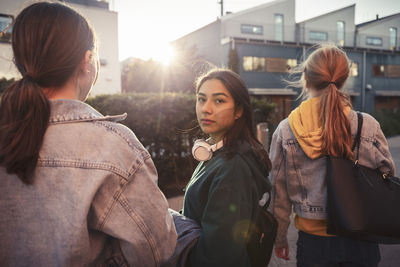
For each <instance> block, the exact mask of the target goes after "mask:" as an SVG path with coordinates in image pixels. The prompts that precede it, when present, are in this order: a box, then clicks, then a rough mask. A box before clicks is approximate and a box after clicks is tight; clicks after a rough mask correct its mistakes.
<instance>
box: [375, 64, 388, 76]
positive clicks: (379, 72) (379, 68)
mask: <svg viewBox="0 0 400 267" xmlns="http://www.w3.org/2000/svg"><path fill="white" fill-rule="evenodd" d="M372 74H373V75H374V76H385V66H384V65H380V64H374V65H372Z"/></svg>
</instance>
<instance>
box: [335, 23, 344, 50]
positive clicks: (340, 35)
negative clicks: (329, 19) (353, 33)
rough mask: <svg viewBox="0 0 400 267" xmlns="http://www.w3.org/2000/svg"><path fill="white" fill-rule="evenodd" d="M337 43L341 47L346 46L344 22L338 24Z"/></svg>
mask: <svg viewBox="0 0 400 267" xmlns="http://www.w3.org/2000/svg"><path fill="white" fill-rule="evenodd" d="M336 41H337V44H338V45H339V46H344V22H343V21H338V22H336Z"/></svg>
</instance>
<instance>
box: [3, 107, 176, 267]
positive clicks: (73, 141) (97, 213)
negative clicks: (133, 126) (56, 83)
mask: <svg viewBox="0 0 400 267" xmlns="http://www.w3.org/2000/svg"><path fill="white" fill-rule="evenodd" d="M125 117H126V115H120V116H106V117H104V116H102V115H101V114H100V113H98V112H97V111H96V110H94V109H93V108H91V107H90V106H88V105H86V104H84V103H82V102H80V101H75V100H55V101H51V117H50V125H49V127H48V129H47V131H46V134H45V137H44V142H43V145H42V148H41V150H40V155H39V161H38V165H37V168H36V170H35V177H34V183H33V185H25V184H23V183H22V182H21V180H20V179H18V178H17V176H16V175H10V174H7V173H6V170H5V168H4V167H0V214H1V216H0V266H103V265H104V264H105V263H107V264H108V265H109V266H126V265H127V264H129V265H131V266H141V267H147V266H160V265H161V263H162V262H163V261H166V260H167V259H168V258H169V257H170V256H171V255H172V253H173V251H174V247H175V243H176V238H177V236H176V231H175V227H174V222H173V218H172V216H171V215H170V213H169V212H168V203H167V200H166V199H165V197H164V195H163V194H162V192H161V191H160V190H159V188H158V186H157V171H156V169H155V167H154V164H153V162H152V160H151V158H150V155H149V153H148V152H147V151H146V150H145V148H144V147H143V146H142V144H141V143H140V142H139V141H138V139H137V138H136V136H135V135H134V134H133V133H132V131H131V130H130V129H128V128H127V127H125V126H123V125H122V124H118V123H116V122H115V121H116V120H121V119H124V118H125ZM122 255H123V256H122Z"/></svg>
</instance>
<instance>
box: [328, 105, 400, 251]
mask: <svg viewBox="0 0 400 267" xmlns="http://www.w3.org/2000/svg"><path fill="white" fill-rule="evenodd" d="M357 116H358V128H357V134H356V138H355V140H354V145H353V148H352V149H353V151H354V149H355V148H356V153H355V161H352V160H347V159H343V158H338V157H333V156H328V162H327V163H328V164H327V177H326V178H327V188H328V228H327V233H328V234H332V235H338V236H343V237H348V238H352V239H357V240H363V241H370V242H374V243H381V244H400V206H399V205H400V179H399V178H397V177H391V176H389V175H387V174H383V173H381V172H380V171H379V170H378V169H371V168H368V167H366V166H363V165H361V164H359V162H358V156H359V155H358V154H359V149H360V136H361V129H362V124H363V117H362V114H361V113H359V112H357Z"/></svg>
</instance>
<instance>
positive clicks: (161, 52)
mask: <svg viewBox="0 0 400 267" xmlns="http://www.w3.org/2000/svg"><path fill="white" fill-rule="evenodd" d="M150 57H151V58H152V59H154V60H155V61H158V62H161V63H162V64H163V65H165V66H168V65H169V64H170V63H171V61H172V60H173V59H174V49H173V48H172V47H171V46H170V45H169V44H167V45H165V46H161V47H158V48H157V49H155V50H153V51H152V55H150Z"/></svg>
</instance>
